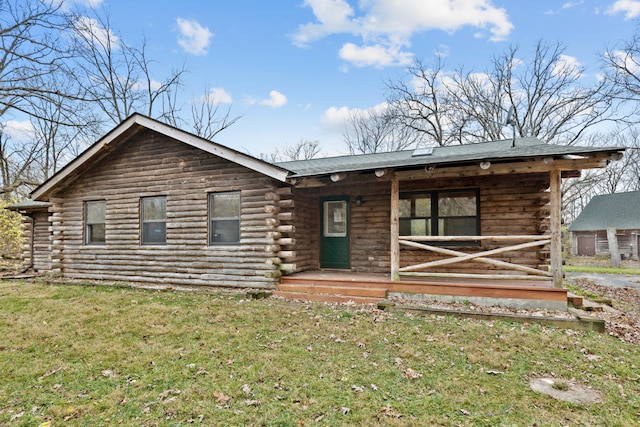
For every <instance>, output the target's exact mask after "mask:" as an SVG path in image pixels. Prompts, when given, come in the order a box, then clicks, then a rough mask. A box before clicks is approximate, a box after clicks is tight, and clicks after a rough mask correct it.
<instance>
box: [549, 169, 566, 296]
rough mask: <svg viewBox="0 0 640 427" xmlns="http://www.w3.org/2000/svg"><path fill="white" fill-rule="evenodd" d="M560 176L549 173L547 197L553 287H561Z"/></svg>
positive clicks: (555, 170) (554, 171) (556, 171)
mask: <svg viewBox="0 0 640 427" xmlns="http://www.w3.org/2000/svg"><path fill="white" fill-rule="evenodd" d="M561 184H562V175H561V172H560V170H558V169H553V170H552V171H551V172H550V188H549V196H550V202H551V212H550V218H549V219H550V221H549V222H550V224H549V225H550V228H551V247H550V252H551V254H550V256H551V273H552V274H553V286H555V287H556V288H561V287H562V279H563V273H562V234H561V233H562V230H561V227H562V224H561V219H560V218H561V216H560V212H561V209H562V193H561Z"/></svg>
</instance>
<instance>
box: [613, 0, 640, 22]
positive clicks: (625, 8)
mask: <svg viewBox="0 0 640 427" xmlns="http://www.w3.org/2000/svg"><path fill="white" fill-rule="evenodd" d="M605 13H606V14H607V15H615V14H617V13H624V19H633V18H637V17H638V16H640V1H635V0H617V1H616V2H615V3H613V4H612V5H611V6H609V8H608V9H607V10H606V12H605Z"/></svg>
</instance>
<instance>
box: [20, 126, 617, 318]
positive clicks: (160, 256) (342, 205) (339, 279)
mask: <svg viewBox="0 0 640 427" xmlns="http://www.w3.org/2000/svg"><path fill="white" fill-rule="evenodd" d="M623 150H624V149H623V148H616V147H577V146H559V145H553V144H545V143H542V142H541V141H539V140H538V139H535V138H518V139H515V138H514V139H512V140H502V141H491V142H484V143H478V144H469V145H459V146H448V147H434V148H420V149H416V150H405V151H398V152H391V153H376V154H365V155H351V156H341V157H330V158H319V159H311V160H301V161H291V162H283V163H277V164H271V163H268V162H265V161H263V160H260V159H257V158H254V157H252V156H250V155H247V154H244V153H241V152H238V151H236V150H233V149H231V148H228V147H225V146H223V145H220V144H217V143H214V142H211V141H208V140H204V139H201V138H199V137H197V136H195V135H193V134H190V133H188V132H184V131H182V130H180V129H177V128H174V127H171V126H169V125H166V124H164V123H161V122H158V121H156V120H153V119H150V118H148V117H145V116H143V115H140V114H134V115H132V116H131V117H129V118H128V119H127V120H125V121H123V122H122V123H121V124H120V125H118V126H116V127H115V128H114V129H113V130H112V131H111V132H109V133H108V134H106V135H105V136H104V137H102V138H101V139H100V140H98V141H97V142H96V143H95V144H93V145H92V146H90V147H89V148H88V149H87V150H85V151H84V152H83V153H81V154H80V155H79V156H78V157H77V158H75V159H74V160H72V161H71V162H70V163H69V164H68V165H67V166H66V167H64V168H63V169H61V170H60V171H59V172H58V173H56V174H55V175H54V176H52V177H51V178H50V179H49V180H47V181H46V182H44V183H43V184H42V185H40V186H39V187H38V188H36V189H35V190H34V191H33V193H32V200H30V201H28V202H26V203H23V204H19V205H15V206H14V209H15V210H18V211H20V212H21V213H23V215H25V226H26V234H27V239H26V240H27V243H26V245H25V261H26V263H27V266H29V267H30V268H32V269H33V270H35V271H44V272H48V273H50V274H51V273H53V274H57V275H60V276H62V277H64V278H69V279H84V280H102V281H117V282H131V283H138V284H141V285H146V286H158V287H163V286H164V287H180V286H183V287H190V288H194V287H234V288H255V289H267V290H275V291H276V292H277V294H279V295H281V296H284V297H290V298H305V299H324V300H330V301H347V300H348V301H354V302H362V303H367V302H376V301H379V300H380V299H382V298H387V297H389V296H399V297H403V298H415V299H424V298H435V299H443V300H454V301H455V300H465V301H472V302H476V303H479V304H504V305H511V306H515V307H525V308H527V307H542V308H551V309H566V297H567V294H566V290H564V289H561V285H562V251H561V243H560V223H561V220H560V207H561V190H560V186H561V181H562V179H563V178H571V177H576V176H578V175H579V174H580V171H581V170H583V169H588V168H602V167H606V165H607V163H608V162H610V161H611V160H616V159H619V158H620V157H621V156H622V153H623Z"/></svg>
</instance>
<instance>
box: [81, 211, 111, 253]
mask: <svg viewBox="0 0 640 427" xmlns="http://www.w3.org/2000/svg"><path fill="white" fill-rule="evenodd" d="M106 207H107V202H106V200H92V201H89V202H84V224H85V226H84V241H85V243H86V244H87V245H104V244H105V223H106V221H105V217H106Z"/></svg>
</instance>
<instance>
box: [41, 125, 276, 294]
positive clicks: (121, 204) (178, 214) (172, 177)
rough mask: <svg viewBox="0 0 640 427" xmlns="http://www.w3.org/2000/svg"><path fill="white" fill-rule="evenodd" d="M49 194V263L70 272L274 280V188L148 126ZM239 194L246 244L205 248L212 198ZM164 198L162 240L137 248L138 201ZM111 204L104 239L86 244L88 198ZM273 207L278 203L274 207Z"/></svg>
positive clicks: (186, 281) (268, 283) (232, 282)
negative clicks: (148, 198) (218, 194)
mask: <svg viewBox="0 0 640 427" xmlns="http://www.w3.org/2000/svg"><path fill="white" fill-rule="evenodd" d="M114 151H115V152H114V153H113V154H111V155H109V156H108V157H107V158H106V159H104V160H103V161H101V162H100V164H99V165H97V166H95V167H94V168H93V169H91V170H89V171H87V172H85V174H84V175H83V176H82V178H81V179H80V180H79V181H77V182H76V183H75V184H73V185H71V186H70V187H68V188H65V189H62V190H60V191H59V193H58V194H57V195H55V196H56V197H53V198H51V201H52V202H53V207H52V208H51V209H50V211H51V218H50V220H51V231H52V236H51V238H52V241H51V248H52V251H51V256H52V267H53V269H54V271H55V269H58V270H59V271H60V272H61V273H62V274H63V275H64V276H65V277H68V278H78V279H100V280H108V281H128V282H142V283H148V284H161V285H186V286H199V285H200V286H201V285H204V286H230V287H259V288H265V287H266V288H268V287H274V286H275V285H276V279H277V277H278V274H277V265H275V264H274V263H272V262H269V260H273V258H275V257H276V256H277V252H278V251H279V247H278V246H277V245H275V244H274V237H275V236H274V234H273V231H274V227H275V228H277V225H274V224H275V222H277V221H278V220H277V212H276V211H277V209H274V208H273V207H276V206H277V203H278V201H277V200H273V198H272V197H270V194H272V193H273V192H274V191H277V190H278V189H277V185H276V184H275V183H273V182H272V180H270V179H268V178H266V177H265V176H264V175H262V174H259V173H257V172H254V171H252V170H250V169H247V168H245V167H242V166H240V165H237V164H235V163H232V162H228V161H226V160H224V159H221V158H219V157H217V156H214V155H211V154H209V153H206V152H203V151H201V150H198V149H196V148H193V147H190V146H188V145H186V144H183V143H181V142H177V141H175V140H172V139H170V138H168V137H165V136H162V135H159V134H156V133H154V132H152V131H146V132H144V133H142V134H141V135H138V136H137V137H136V138H135V139H134V140H132V141H129V142H127V143H126V145H125V146H122V147H121V148H120V149H118V150H114ZM226 191H240V198H241V223H240V244H239V245H225V246H210V245H209V244H208V194H209V193H212V192H226ZM148 196H166V200H167V210H166V212H167V222H166V244H164V245H141V243H140V198H141V197H148ZM102 199H104V200H106V230H105V240H106V243H105V244H104V245H95V244H94V245H86V244H84V219H83V216H84V202H85V201H90V200H102ZM269 207H272V208H271V209H270V208H269Z"/></svg>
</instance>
